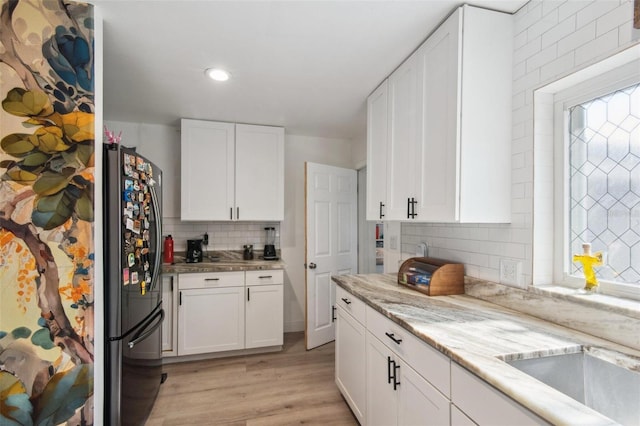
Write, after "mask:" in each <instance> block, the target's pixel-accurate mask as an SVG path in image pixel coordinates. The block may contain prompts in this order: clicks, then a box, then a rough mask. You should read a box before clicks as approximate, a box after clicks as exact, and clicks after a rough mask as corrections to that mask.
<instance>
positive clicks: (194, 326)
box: [178, 286, 244, 355]
mask: <svg viewBox="0 0 640 426" xmlns="http://www.w3.org/2000/svg"><path fill="white" fill-rule="evenodd" d="M178 312H179V315H178V355H193V354H201V353H206V352H219V351H229V350H233V349H242V348H244V286H243V287H223V288H201V289H190V290H180V306H179V309H178Z"/></svg>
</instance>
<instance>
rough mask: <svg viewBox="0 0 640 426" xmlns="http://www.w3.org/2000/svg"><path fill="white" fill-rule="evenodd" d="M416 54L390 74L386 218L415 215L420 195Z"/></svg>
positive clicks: (392, 218)
mask: <svg viewBox="0 0 640 426" xmlns="http://www.w3.org/2000/svg"><path fill="white" fill-rule="evenodd" d="M417 59H418V58H417V56H416V55H415V54H414V55H412V56H410V57H409V59H407V60H406V61H404V63H403V64H402V65H400V67H399V68H398V69H397V70H396V71H395V72H394V73H393V74H391V76H390V77H389V143H388V145H387V205H386V214H385V219H387V220H404V219H409V218H411V214H412V213H411V212H412V205H411V201H412V200H415V199H416V197H417V193H416V184H417V180H418V176H417V175H416V173H417V172H418V166H419V165H418V163H417V161H416V158H417V157H419V156H420V153H419V152H418V149H419V144H418V143H417V142H418V139H419V130H420V126H419V123H418V119H419V118H420V114H419V111H418V107H419V93H420V90H419V87H418V82H419V70H418V65H419V62H418V60H417Z"/></svg>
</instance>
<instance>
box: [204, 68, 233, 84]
mask: <svg viewBox="0 0 640 426" xmlns="http://www.w3.org/2000/svg"><path fill="white" fill-rule="evenodd" d="M204 73H205V74H206V75H207V76H208V77H209V78H210V79H212V80H215V81H227V80H229V77H231V74H229V73H228V72H227V71H225V70H223V69H220V68H207V69H206V70H205V71H204Z"/></svg>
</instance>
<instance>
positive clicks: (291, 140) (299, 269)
mask: <svg viewBox="0 0 640 426" xmlns="http://www.w3.org/2000/svg"><path fill="white" fill-rule="evenodd" d="M284 152H285V159H284V163H285V175H284V194H285V195H284V222H282V225H281V228H280V248H281V250H282V252H281V254H282V259H283V260H284V261H285V263H286V264H287V266H286V269H285V282H284V285H285V287H284V329H285V331H300V330H304V320H305V315H304V312H305V281H304V280H305V271H304V261H305V229H304V226H305V216H304V203H305V199H304V184H305V179H304V163H305V162H306V161H309V162H312V163H320V164H327V165H330V166H337V167H345V168H354V166H353V161H352V153H351V143H350V142H349V141H348V140H344V139H325V138H317V137H309V136H297V135H285V150H284Z"/></svg>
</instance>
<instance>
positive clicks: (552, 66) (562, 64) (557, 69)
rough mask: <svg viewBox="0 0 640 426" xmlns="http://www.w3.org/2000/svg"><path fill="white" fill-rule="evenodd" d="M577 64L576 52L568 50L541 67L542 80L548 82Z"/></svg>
mask: <svg viewBox="0 0 640 426" xmlns="http://www.w3.org/2000/svg"><path fill="white" fill-rule="evenodd" d="M574 64H575V52H574V51H571V52H567V53H565V54H564V55H562V56H560V57H559V58H557V59H555V60H553V61H551V62H549V63H548V64H544V65H543V66H542V67H541V68H540V81H542V82H547V81H550V80H553V79H555V77H559V76H561V75H562V74H563V73H564V72H565V71H566V70H567V69H572V68H573V66H574Z"/></svg>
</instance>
